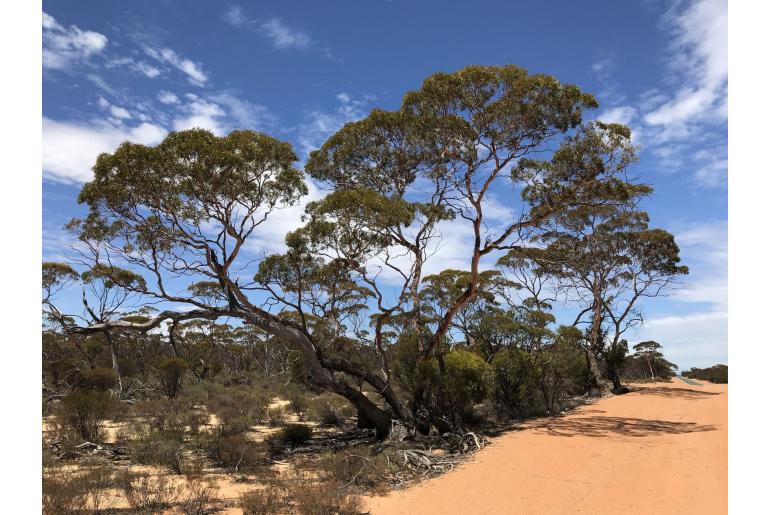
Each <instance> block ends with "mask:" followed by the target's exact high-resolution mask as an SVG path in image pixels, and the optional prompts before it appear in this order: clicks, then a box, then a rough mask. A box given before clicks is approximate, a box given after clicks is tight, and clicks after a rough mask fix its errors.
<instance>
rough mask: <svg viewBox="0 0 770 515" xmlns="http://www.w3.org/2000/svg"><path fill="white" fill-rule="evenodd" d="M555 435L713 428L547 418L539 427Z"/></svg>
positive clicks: (653, 433)
mask: <svg viewBox="0 0 770 515" xmlns="http://www.w3.org/2000/svg"><path fill="white" fill-rule="evenodd" d="M539 429H540V430H541V431H545V432H547V433H548V434H552V435H558V436H567V437H572V436H590V437H614V436H632V437H643V436H658V435H665V434H669V435H676V434H685V433H698V432H702V431H713V430H715V429H716V427H715V426H713V425H704V424H696V423H694V422H670V421H667V420H650V419H642V418H625V417H602V416H593V417H570V418H557V419H552V420H549V421H548V422H547V423H545V424H543V425H542V426H540V428H539Z"/></svg>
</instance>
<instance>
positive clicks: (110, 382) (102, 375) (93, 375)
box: [75, 367, 118, 391]
mask: <svg viewBox="0 0 770 515" xmlns="http://www.w3.org/2000/svg"><path fill="white" fill-rule="evenodd" d="M117 384H118V373H117V372H115V371H114V370H112V369H111V368H103V367H97V368H91V369H85V370H79V371H78V373H77V374H76V376H75V386H76V387H77V388H79V389H81V390H97V391H105V390H109V389H111V388H114V387H115V385H117Z"/></svg>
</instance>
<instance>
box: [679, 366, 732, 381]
mask: <svg viewBox="0 0 770 515" xmlns="http://www.w3.org/2000/svg"><path fill="white" fill-rule="evenodd" d="M682 375H683V376H684V377H689V378H690V379H700V380H702V381H710V382H712V383H716V384H727V365H714V366H711V367H708V368H695V367H693V368H691V369H690V370H687V371H685V372H682Z"/></svg>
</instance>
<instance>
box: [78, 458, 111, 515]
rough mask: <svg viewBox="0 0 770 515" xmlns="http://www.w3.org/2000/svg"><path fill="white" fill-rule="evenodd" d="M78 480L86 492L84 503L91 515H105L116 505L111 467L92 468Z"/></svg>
mask: <svg viewBox="0 0 770 515" xmlns="http://www.w3.org/2000/svg"><path fill="white" fill-rule="evenodd" d="M77 480H78V481H79V482H80V484H81V487H82V488H83V489H84V491H85V492H86V495H85V499H84V501H86V502H85V504H87V505H88V507H89V513H97V514H98V513H104V512H105V511H108V510H109V509H110V508H112V507H113V506H114V505H115V502H116V501H117V496H116V494H115V491H114V490H113V487H114V486H115V481H114V479H113V477H112V470H111V469H110V467H109V466H96V467H90V468H89V469H88V470H86V471H85V472H84V473H83V474H82V475H80V476H79V477H78V479H77Z"/></svg>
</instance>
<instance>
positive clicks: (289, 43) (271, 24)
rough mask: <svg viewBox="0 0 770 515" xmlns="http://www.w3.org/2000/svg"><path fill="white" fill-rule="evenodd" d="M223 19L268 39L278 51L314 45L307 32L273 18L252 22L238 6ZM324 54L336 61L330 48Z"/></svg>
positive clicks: (231, 7)
mask: <svg viewBox="0 0 770 515" xmlns="http://www.w3.org/2000/svg"><path fill="white" fill-rule="evenodd" d="M223 18H224V20H225V21H226V22H227V23H229V24H230V25H232V26H233V27H238V28H249V29H251V30H254V31H255V32H257V33H258V34H260V35H261V36H263V37H265V38H267V39H268V40H269V41H270V43H271V44H272V46H273V48H277V49H278V50H285V49H287V48H297V49H303V48H307V47H309V46H310V45H311V44H312V39H311V38H310V36H309V35H308V34H307V33H306V32H303V31H301V30H298V29H294V28H291V27H289V26H288V25H286V24H285V23H284V22H283V20H281V19H280V18H277V17H272V18H267V19H262V20H252V19H250V18H249V17H248V16H247V15H246V13H244V12H243V9H242V8H241V7H240V6H238V5H233V6H230V7H229V8H228V9H227V10H226V11H225V13H224V15H223ZM323 53H324V56H326V57H327V59H332V60H333V59H335V58H334V56H332V54H331V51H330V50H329V49H328V48H326V49H324V50H323Z"/></svg>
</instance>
